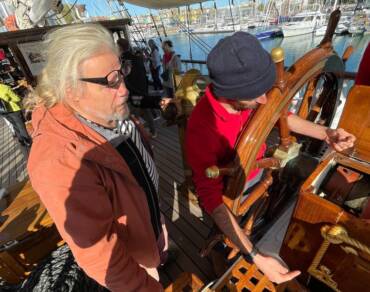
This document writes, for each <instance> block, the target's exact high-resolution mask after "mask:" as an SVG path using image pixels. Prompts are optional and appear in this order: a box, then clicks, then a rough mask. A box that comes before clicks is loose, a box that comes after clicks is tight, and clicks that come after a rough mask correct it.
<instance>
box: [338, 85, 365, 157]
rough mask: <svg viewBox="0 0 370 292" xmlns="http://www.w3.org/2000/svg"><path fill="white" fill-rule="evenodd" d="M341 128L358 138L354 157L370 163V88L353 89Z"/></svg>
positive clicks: (357, 86)
mask: <svg viewBox="0 0 370 292" xmlns="http://www.w3.org/2000/svg"><path fill="white" fill-rule="evenodd" d="M339 127H341V128H344V129H345V130H347V131H348V132H350V133H352V134H354V135H355V136H356V138H357V140H356V142H355V149H354V151H353V153H352V155H353V156H355V157H358V158H359V159H361V160H365V161H367V162H370V86H360V85H356V86H354V87H352V89H351V90H350V92H349V93H348V97H347V100H346V104H345V107H344V110H343V113H342V117H341V119H340V121H339Z"/></svg>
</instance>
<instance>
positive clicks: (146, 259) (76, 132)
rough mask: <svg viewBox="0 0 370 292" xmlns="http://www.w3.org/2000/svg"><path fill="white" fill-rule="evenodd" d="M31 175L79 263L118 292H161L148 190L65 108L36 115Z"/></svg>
mask: <svg viewBox="0 0 370 292" xmlns="http://www.w3.org/2000/svg"><path fill="white" fill-rule="evenodd" d="M32 125H33V128H34V132H33V145H32V149H31V152H30V156H29V160H28V165H27V167H28V173H29V176H30V180H31V183H32V186H33V188H34V189H35V191H36V192H37V193H38V195H39V196H40V198H41V201H42V203H43V204H44V205H45V206H46V208H47V210H48V212H49V214H50V216H51V217H52V219H53V220H54V222H55V224H56V226H57V228H58V231H59V233H60V235H61V236H62V238H63V239H64V240H65V241H66V242H67V244H68V245H69V247H70V249H71V251H72V253H73V255H74V257H75V259H76V261H77V263H78V264H79V265H80V267H81V268H82V269H83V270H84V271H85V272H86V274H87V275H89V276H90V277H91V278H93V279H95V280H96V281H97V282H99V283H100V284H101V285H104V286H105V287H107V288H108V289H110V290H111V291H161V290H162V287H161V285H160V284H159V283H158V282H157V281H155V280H154V279H153V278H152V277H150V276H149V275H148V274H147V272H146V271H145V269H144V268H143V267H146V268H156V267H157V266H158V265H159V252H158V247H157V243H156V238H155V235H154V231H153V228H152V225H151V221H150V213H149V209H148V204H147V202H146V196H145V193H144V191H143V189H142V188H141V187H140V186H139V185H138V183H137V182H136V180H135V178H134V177H133V175H132V173H131V171H130V169H129V167H128V166H127V164H126V162H125V161H124V159H123V158H122V157H121V155H120V154H119V153H118V152H117V151H116V150H115V149H114V148H113V146H112V145H111V144H110V143H108V142H107V141H106V140H105V138H103V137H102V136H101V135H99V134H98V133H97V132H95V131H94V130H92V129H91V128H89V127H88V126H86V125H84V124H83V123H81V122H80V121H79V120H78V119H77V118H76V116H75V115H74V114H73V113H72V112H71V111H70V110H68V109H67V108H66V107H65V106H64V105H63V104H57V105H56V106H54V107H52V108H50V109H46V108H45V107H38V108H37V109H36V110H35V111H34V112H33V115H32Z"/></svg>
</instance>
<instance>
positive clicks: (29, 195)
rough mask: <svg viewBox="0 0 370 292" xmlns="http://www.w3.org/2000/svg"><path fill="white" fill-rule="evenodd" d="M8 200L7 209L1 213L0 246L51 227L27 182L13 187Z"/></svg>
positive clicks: (43, 208) (46, 214) (36, 196)
mask: <svg viewBox="0 0 370 292" xmlns="http://www.w3.org/2000/svg"><path fill="white" fill-rule="evenodd" d="M8 200H10V204H9V206H8V208H6V209H5V210H4V211H3V212H1V218H2V219H1V221H2V224H1V226H0V245H3V244H5V243H6V242H8V241H11V240H17V239H21V238H24V237H25V236H26V234H31V233H33V232H37V231H39V230H40V229H42V228H46V227H50V226H51V225H53V221H52V219H51V218H50V216H49V214H48V213H47V211H46V209H45V207H44V205H43V204H42V203H41V202H40V199H39V197H38V195H37V194H36V193H35V191H34V190H33V189H32V187H31V183H30V182H29V181H25V182H20V183H18V184H16V185H13V186H12V188H11V191H10V196H9V199H8Z"/></svg>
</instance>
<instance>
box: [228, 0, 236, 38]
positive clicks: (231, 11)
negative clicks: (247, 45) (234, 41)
mask: <svg viewBox="0 0 370 292" xmlns="http://www.w3.org/2000/svg"><path fill="white" fill-rule="evenodd" d="M229 8H230V16H231V21H232V23H233V31H235V23H234V17H233V9H232V8H231V1H230V0H229Z"/></svg>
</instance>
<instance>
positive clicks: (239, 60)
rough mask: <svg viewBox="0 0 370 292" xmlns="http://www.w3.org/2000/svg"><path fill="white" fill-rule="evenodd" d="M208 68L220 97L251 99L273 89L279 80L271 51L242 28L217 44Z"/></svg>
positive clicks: (217, 94) (214, 87) (210, 56)
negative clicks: (267, 50)
mask: <svg viewBox="0 0 370 292" xmlns="http://www.w3.org/2000/svg"><path fill="white" fill-rule="evenodd" d="M207 67H208V72H209V76H210V78H211V80H212V84H213V87H212V88H213V93H214V94H215V95H216V96H217V97H225V98H230V99H238V100H251V99H254V98H257V97H259V96H261V95H262V94H264V93H266V92H267V91H268V90H270V89H271V87H272V85H273V84H274V82H275V79H276V72H275V70H276V69H275V64H274V62H273V61H272V59H271V56H270V54H269V53H268V52H266V51H265V50H264V49H263V48H262V46H261V44H260V42H259V41H258V39H257V38H256V37H255V36H253V35H251V34H249V33H246V32H242V31H239V32H236V33H234V34H233V35H232V36H228V37H225V38H223V39H222V40H220V41H219V42H218V43H217V45H216V46H215V47H214V48H213V49H212V51H211V52H210V53H209V55H208V58H207Z"/></svg>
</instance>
